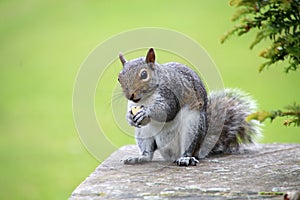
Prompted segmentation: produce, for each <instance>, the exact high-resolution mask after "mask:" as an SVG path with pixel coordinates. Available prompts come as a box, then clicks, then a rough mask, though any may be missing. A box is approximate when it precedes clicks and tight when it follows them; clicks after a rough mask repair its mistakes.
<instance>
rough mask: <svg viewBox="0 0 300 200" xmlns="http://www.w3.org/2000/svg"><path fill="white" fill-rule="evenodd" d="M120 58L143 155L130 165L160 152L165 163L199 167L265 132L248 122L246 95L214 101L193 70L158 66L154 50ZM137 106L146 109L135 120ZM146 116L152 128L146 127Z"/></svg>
mask: <svg viewBox="0 0 300 200" xmlns="http://www.w3.org/2000/svg"><path fill="white" fill-rule="evenodd" d="M120 55H122V54H120ZM120 60H121V63H122V64H123V69H122V71H121V72H120V74H119V79H118V80H119V82H120V84H121V87H122V89H123V92H124V94H125V96H126V98H127V99H128V100H129V101H128V112H127V115H126V118H127V120H128V123H129V124H130V125H132V126H135V127H136V128H135V136H136V141H137V144H138V146H139V149H140V151H141V156H140V157H138V158H128V159H126V160H124V163H125V164H135V163H142V162H148V161H151V160H152V157H153V154H154V152H155V151H156V150H159V151H160V153H161V155H162V156H163V158H164V159H165V160H170V161H176V162H177V164H178V165H179V166H188V165H196V164H197V163H198V160H197V159H198V158H199V157H204V156H206V155H207V154H212V153H232V152H234V151H237V150H238V149H239V143H240V142H250V143H251V142H253V139H252V135H255V134H257V133H258V132H259V130H258V129H257V128H256V127H257V126H256V124H253V123H252V122H246V121H245V117H246V116H247V115H248V114H250V113H251V112H252V109H253V108H254V107H253V105H252V103H251V102H252V100H250V99H249V98H247V97H246V95H243V93H242V92H240V91H237V90H225V91H220V92H213V93H211V96H210V97H209V99H208V98H207V93H206V89H205V87H204V84H203V82H202V81H201V79H200V78H199V76H198V75H197V74H196V73H195V72H194V71H193V70H191V69H190V68H188V67H187V66H185V65H183V64H180V63H174V62H172V63H166V64H158V63H156V62H155V54H154V51H153V49H150V50H149V51H148V54H147V56H146V58H137V59H134V60H131V61H126V60H125V58H124V57H123V56H120ZM141 74H143V76H142V75H141ZM132 106H142V108H141V110H140V111H138V113H137V114H136V115H134V116H133V114H132V112H131V107H132ZM145 118H149V119H150V120H147V122H148V124H143V125H141V122H142V121H143V120H144V119H145ZM224 122H225V123H224ZM223 125H224V126H223ZM206 135H207V136H206Z"/></svg>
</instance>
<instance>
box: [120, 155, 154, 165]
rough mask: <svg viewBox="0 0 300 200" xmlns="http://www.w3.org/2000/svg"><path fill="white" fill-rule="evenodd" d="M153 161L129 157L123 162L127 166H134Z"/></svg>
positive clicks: (146, 158) (145, 158)
mask: <svg viewBox="0 0 300 200" xmlns="http://www.w3.org/2000/svg"><path fill="white" fill-rule="evenodd" d="M150 160H151V159H150V158H148V157H145V156H140V157H129V158H127V159H125V160H122V162H123V163H124V164H125V165H134V164H142V163H145V162H149V161H150Z"/></svg>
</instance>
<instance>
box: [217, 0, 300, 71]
mask: <svg viewBox="0 0 300 200" xmlns="http://www.w3.org/2000/svg"><path fill="white" fill-rule="evenodd" d="M229 3H230V5H231V6H234V7H236V8H237V11H236V13H235V14H234V15H233V17H232V20H233V21H236V22H238V24H237V25H235V26H234V27H233V28H232V29H231V30H230V31H228V32H227V33H225V34H224V36H223V37H222V38H221V43H224V42H225V41H226V40H228V38H229V37H230V36H232V35H237V36H241V35H244V34H246V33H248V32H249V31H250V30H256V31H258V32H257V34H256V38H255V39H254V41H253V42H252V43H251V45H250V49H253V48H254V47H255V46H256V45H257V44H259V43H260V42H262V41H264V40H270V41H271V42H272V44H271V45H270V46H269V47H268V48H265V49H264V50H263V51H262V52H261V53H260V56H262V57H263V58H265V59H267V60H268V61H267V62H265V63H263V64H262V65H261V66H260V68H259V71H260V72H261V71H263V70H264V69H265V68H266V67H267V66H270V65H273V64H275V63H277V62H279V61H284V60H286V61H288V66H287V67H286V68H285V72H289V71H296V70H297V69H298V68H299V66H300V1H299V0H272V1H265V0H231V1H230V2H229Z"/></svg>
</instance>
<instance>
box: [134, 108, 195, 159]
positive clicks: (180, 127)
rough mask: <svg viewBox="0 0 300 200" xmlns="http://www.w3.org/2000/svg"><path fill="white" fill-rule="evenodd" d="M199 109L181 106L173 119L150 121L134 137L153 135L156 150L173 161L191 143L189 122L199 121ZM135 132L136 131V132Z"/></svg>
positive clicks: (191, 132)
mask: <svg viewBox="0 0 300 200" xmlns="http://www.w3.org/2000/svg"><path fill="white" fill-rule="evenodd" d="M199 115H200V114H199V111H197V110H190V109H189V108H188V107H184V108H181V110H180V111H179V112H178V113H177V115H176V117H175V118H174V120H172V121H170V122H166V123H159V122H156V121H153V120H152V121H151V122H150V123H149V124H148V125H147V126H144V127H142V128H141V129H142V131H140V132H139V134H138V135H136V137H138V138H141V137H143V138H149V137H154V139H155V141H156V144H157V147H158V150H159V152H160V154H161V155H162V157H163V158H164V159H165V160H169V161H175V160H176V159H178V158H179V157H181V156H182V154H183V153H184V151H185V148H187V147H188V146H189V144H191V140H192V139H191V138H192V137H193V136H192V135H191V134H195V133H193V131H191V130H189V124H191V123H193V122H194V123H199ZM136 133H137V132H136Z"/></svg>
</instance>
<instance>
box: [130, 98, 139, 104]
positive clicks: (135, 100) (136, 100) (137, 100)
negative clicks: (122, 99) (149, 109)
mask: <svg viewBox="0 0 300 200" xmlns="http://www.w3.org/2000/svg"><path fill="white" fill-rule="evenodd" d="M140 100H141V98H139V99H131V101H133V102H134V103H137V102H139V101H140Z"/></svg>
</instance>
